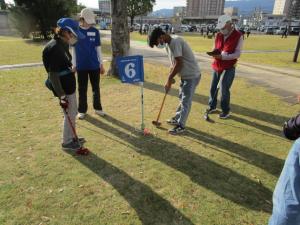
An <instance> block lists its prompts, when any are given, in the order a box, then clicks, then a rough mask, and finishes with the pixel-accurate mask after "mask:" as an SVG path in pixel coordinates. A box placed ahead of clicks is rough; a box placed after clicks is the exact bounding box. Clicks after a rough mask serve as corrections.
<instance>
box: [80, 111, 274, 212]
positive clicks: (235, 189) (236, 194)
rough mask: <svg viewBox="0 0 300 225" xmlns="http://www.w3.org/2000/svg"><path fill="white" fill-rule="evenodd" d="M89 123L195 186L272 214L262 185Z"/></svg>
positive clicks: (183, 152)
mask: <svg viewBox="0 0 300 225" xmlns="http://www.w3.org/2000/svg"><path fill="white" fill-rule="evenodd" d="M104 118H105V119H106V120H107V121H109V122H110V123H113V124H115V125H117V126H119V127H121V128H123V129H125V130H127V131H129V132H132V131H134V130H135V129H134V128H133V127H132V126H130V125H128V124H126V123H124V122H122V121H119V120H117V119H114V118H112V117H110V116H108V115H107V116H105V117H104ZM86 121H88V122H89V123H91V124H93V125H94V126H96V127H99V128H101V129H103V130H105V131H107V132H109V133H111V134H112V135H113V136H116V137H118V138H120V139H122V140H123V141H125V142H127V143H129V144H130V145H132V146H134V148H132V149H133V150H135V151H138V153H140V154H143V155H146V156H149V157H151V158H153V159H155V160H158V161H160V162H162V163H164V164H166V165H168V166H170V167H172V168H174V169H176V170H178V171H180V172H182V173H184V174H186V175H188V176H189V177H190V179H191V180H192V181H193V182H195V183H196V184H198V185H200V186H203V187H205V188H207V189H208V190H211V191H213V192H214V193H216V194H217V195H219V196H221V197H223V198H226V199H228V200H230V201H232V202H234V203H236V204H239V205H241V206H244V207H246V208H249V209H251V210H256V211H264V212H268V213H270V212H271V205H270V204H269V203H268V202H270V201H271V198H272V192H271V191H270V190H269V189H268V188H266V187H264V186H263V185H262V184H259V183H258V182H254V181H252V180H250V179H249V178H247V177H244V176H242V175H240V174H239V173H237V172H235V171H233V170H232V169H229V168H226V167H224V166H222V165H219V164H217V163H215V162H213V161H211V160H209V159H207V158H204V157H202V156H200V155H198V154H196V153H194V152H191V151H189V150H188V149H186V148H183V147H180V146H178V145H176V144H174V143H171V142H168V141H165V140H163V139H160V138H158V137H154V136H150V137H149V136H148V137H142V136H140V137H139V136H138V137H135V138H127V137H128V136H127V135H126V133H125V132H123V131H121V130H119V129H117V128H115V127H113V126H111V125H108V124H107V123H104V122H102V121H100V120H98V119H96V118H93V117H91V116H89V115H87V117H86ZM147 138H150V139H152V140H151V142H149V141H145V140H147Z"/></svg>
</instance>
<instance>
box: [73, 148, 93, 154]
mask: <svg viewBox="0 0 300 225" xmlns="http://www.w3.org/2000/svg"><path fill="white" fill-rule="evenodd" d="M89 153H90V151H89V150H88V149H87V148H84V147H80V148H79V149H77V150H76V154H77V155H88V154H89Z"/></svg>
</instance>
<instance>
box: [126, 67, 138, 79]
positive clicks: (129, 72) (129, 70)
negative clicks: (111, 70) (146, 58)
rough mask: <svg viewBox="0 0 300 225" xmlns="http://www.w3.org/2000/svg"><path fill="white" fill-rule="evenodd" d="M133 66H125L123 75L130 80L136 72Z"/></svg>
mask: <svg viewBox="0 0 300 225" xmlns="http://www.w3.org/2000/svg"><path fill="white" fill-rule="evenodd" d="M134 68H135V64H134V63H128V64H127V65H126V66H125V75H126V76H127V77H128V78H130V79H132V78H134V77H135V76H136V71H135V69H134Z"/></svg>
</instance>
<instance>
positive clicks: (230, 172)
mask: <svg viewBox="0 0 300 225" xmlns="http://www.w3.org/2000/svg"><path fill="white" fill-rule="evenodd" d="M106 67H107V65H106ZM167 72H168V68H165V67H160V66H151V65H149V64H147V65H146V67H145V73H146V80H147V82H146V83H145V112H146V115H145V119H146V126H147V127H148V128H149V129H150V130H151V133H152V135H151V136H142V135H140V134H139V133H138V132H137V130H136V128H137V127H139V124H140V117H139V115H140V105H139V94H140V93H139V87H137V86H132V85H124V84H120V82H119V81H118V80H115V79H114V78H111V77H102V81H101V96H102V103H103V106H104V110H105V111H106V112H107V114H108V116H106V117H104V118H102V117H98V116H96V115H94V114H93V112H92V109H91V108H90V109H89V116H88V117H87V119H86V120H84V121H78V123H77V128H78V133H79V134H80V135H81V136H84V137H85V138H86V139H87V143H86V146H87V147H88V148H89V149H90V150H91V151H92V154H91V155H90V156H88V157H77V156H74V155H72V154H68V153H66V152H63V151H62V150H61V149H60V133H61V121H62V114H61V112H60V109H59V106H58V103H57V100H56V99H54V98H53V97H52V96H51V93H50V92H49V91H48V90H47V89H46V88H45V87H44V85H43V81H44V79H45V76H44V71H43V70H42V69H39V68H35V69H22V70H13V71H0V93H1V101H0V107H1V109H2V110H1V111H0V127H1V129H0V143H1V147H0V170H1V173H0V224H22V225H26V224H40V223H42V224H55V225H57V224H62V225H64V224H72V225H76V224H78V225H79V224H89V225H93V224H95V225H98V224H101V225H102V224H109V225H114V224H115V225H119V224H164V225H168V224H170V225H174V224H201V225H212V224H213V225H236V224H239V225H250V224H255V225H262V224H266V223H267V220H268V217H269V215H270V211H271V204H270V202H271V195H272V191H273V188H274V185H275V182H276V181H277V178H278V176H279V174H280V171H281V168H282V166H283V162H284V159H285V157H286V155H287V153H288V149H289V148H290V146H291V142H288V141H286V140H285V139H283V138H282V137H281V125H282V123H283V121H284V120H285V119H286V118H287V117H289V116H292V115H293V114H294V113H296V112H297V110H298V106H294V107H291V106H287V105H286V104H285V103H283V102H281V101H280V100H279V99H278V97H275V96H273V95H271V94H269V93H266V91H265V90H264V89H263V88H259V87H256V86H250V85H248V84H247V83H245V82H244V81H243V80H241V79H236V80H235V83H234V85H233V88H232V111H233V116H232V119H230V120H226V121H220V120H218V119H217V115H212V119H213V120H215V122H216V123H213V124H211V123H207V122H205V121H204V120H203V119H202V115H203V112H204V110H205V108H206V103H207V93H208V87H209V82H210V75H208V74H204V76H203V78H202V80H201V83H200V86H199V88H198V89H197V93H196V96H195V98H194V103H193V108H192V111H191V114H190V117H189V120H188V122H187V126H188V128H187V129H188V131H187V133H186V134H185V135H182V136H171V135H168V134H167V132H166V130H165V129H166V128H169V126H167V125H166V124H165V123H163V125H162V129H156V128H154V127H153V126H152V125H151V121H152V120H153V119H155V118H156V115H157V113H158V110H159V106H160V104H161V100H162V98H163V84H164V82H165V80H166V76H158V75H157V74H167ZM177 81H178V79H177ZM178 85H179V84H178V82H177V84H175V86H174V89H175V90H173V91H171V93H170V95H169V96H168V97H167V100H166V104H165V107H164V110H163V113H162V117H161V120H162V121H164V120H166V119H167V118H169V117H171V116H172V115H173V112H174V111H175V108H176V106H177V104H178V98H177V91H176V89H177V88H178ZM90 92H91V91H90ZM90 92H89V106H90V107H91V105H92V104H91V93H90Z"/></svg>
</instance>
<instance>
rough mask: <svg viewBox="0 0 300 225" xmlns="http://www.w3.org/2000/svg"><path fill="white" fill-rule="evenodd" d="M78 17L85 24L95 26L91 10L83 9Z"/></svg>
mask: <svg viewBox="0 0 300 225" xmlns="http://www.w3.org/2000/svg"><path fill="white" fill-rule="evenodd" d="M80 17H81V18H83V19H84V20H85V22H86V23H87V24H90V25H91V24H96V21H95V17H96V15H95V14H94V12H93V10H92V9H89V8H84V9H83V10H81V12H80Z"/></svg>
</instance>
